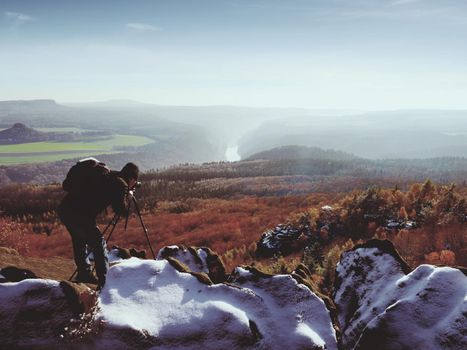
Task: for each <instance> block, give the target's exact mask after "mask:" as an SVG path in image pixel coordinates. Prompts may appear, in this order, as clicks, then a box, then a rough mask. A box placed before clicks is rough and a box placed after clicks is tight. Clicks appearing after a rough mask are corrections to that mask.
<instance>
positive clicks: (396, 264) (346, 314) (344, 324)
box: [334, 240, 467, 350]
mask: <svg viewBox="0 0 467 350" xmlns="http://www.w3.org/2000/svg"><path fill="white" fill-rule="evenodd" d="M466 296H467V277H466V276H465V275H464V274H463V273H462V272H461V271H459V270H458V269H454V268H449V267H435V266H431V265H421V266H419V267H418V268H416V269H415V270H413V271H411V270H410V268H409V266H408V265H407V264H406V263H405V262H404V261H403V259H402V258H401V257H400V256H399V254H398V253H397V252H396V250H395V249H394V246H392V244H391V243H390V242H389V241H379V240H371V241H368V242H367V243H365V244H363V245H358V246H356V247H354V248H353V249H352V250H351V251H348V252H346V253H344V254H342V256H341V260H340V262H339V264H338V266H337V268H336V284H335V293H334V301H335V303H336V306H337V311H338V318H339V323H340V325H341V328H342V348H343V349H360V350H364V349H365V350H366V349H367V350H370V349H371V350H373V349H381V350H385V349H388V350H389V349H423V350H426V349H428V350H430V349H433V350H435V349H437V350H439V349H459V350H460V349H466V348H467V336H466V329H467V320H466V317H465V315H466V314H467V301H466V300H467V298H466Z"/></svg>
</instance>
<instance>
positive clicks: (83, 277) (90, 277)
mask: <svg viewBox="0 0 467 350" xmlns="http://www.w3.org/2000/svg"><path fill="white" fill-rule="evenodd" d="M76 282H81V283H90V284H97V278H96V277H95V276H94V274H93V273H92V272H89V273H85V274H78V275H77V276H76Z"/></svg>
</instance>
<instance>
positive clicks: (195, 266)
mask: <svg viewBox="0 0 467 350" xmlns="http://www.w3.org/2000/svg"><path fill="white" fill-rule="evenodd" d="M169 257H171V258H174V259H177V260H179V261H180V262H182V263H183V264H185V265H187V266H188V267H189V269H190V270H191V271H193V272H204V273H206V274H207V275H208V276H209V278H210V279H211V281H212V282H213V283H222V282H225V281H226V280H227V274H226V272H225V267H224V264H223V263H222V261H221V259H220V258H219V256H218V255H217V254H216V253H214V252H213V251H212V250H211V249H209V248H207V247H201V248H198V247H188V248H187V247H185V246H182V245H173V246H168V247H164V248H162V249H161V250H160V251H159V253H158V255H157V260H161V259H167V258H169Z"/></svg>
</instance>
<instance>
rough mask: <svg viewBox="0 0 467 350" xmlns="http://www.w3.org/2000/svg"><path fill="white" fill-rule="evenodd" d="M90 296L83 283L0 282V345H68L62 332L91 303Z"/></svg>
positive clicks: (49, 281)
mask: <svg viewBox="0 0 467 350" xmlns="http://www.w3.org/2000/svg"><path fill="white" fill-rule="evenodd" d="M75 288H78V290H79V292H77V293H75V292H74V291H73V290H75ZM92 296H93V293H92V292H91V290H90V289H89V288H87V287H86V286H84V285H81V286H77V287H74V286H73V284H71V283H69V285H66V286H63V285H62V284H61V283H59V282H58V281H53V280H43V279H26V280H23V281H21V282H16V283H2V284H0V324H1V326H2V327H1V332H0V348H1V349H63V348H67V343H66V342H65V339H64V338H63V333H65V332H66V328H67V327H68V326H69V325H70V323H71V322H72V320H74V319H76V318H79V313H80V312H83V311H85V308H86V306H87V307H90V305H92V304H94V301H92V300H91V299H92V298H93V297H92ZM88 310H89V308H88Z"/></svg>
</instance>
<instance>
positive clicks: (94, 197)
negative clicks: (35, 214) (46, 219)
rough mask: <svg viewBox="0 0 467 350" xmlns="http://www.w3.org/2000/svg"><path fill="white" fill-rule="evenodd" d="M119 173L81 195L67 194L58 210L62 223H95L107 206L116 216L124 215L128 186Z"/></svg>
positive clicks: (105, 178) (109, 175)
mask: <svg viewBox="0 0 467 350" xmlns="http://www.w3.org/2000/svg"><path fill="white" fill-rule="evenodd" d="M119 175H120V173H119V172H111V173H110V174H108V175H105V176H103V177H102V180H101V181H100V182H99V184H98V186H95V188H89V189H87V190H85V191H82V192H81V193H67V194H66V196H65V197H64V198H63V200H62V202H61V203H60V206H59V208H58V214H59V216H60V219H61V220H62V222H64V223H66V222H70V221H74V222H80V221H83V220H84V221H89V220H91V221H93V222H95V220H96V217H97V215H99V214H100V213H101V212H102V211H104V210H105V209H106V208H107V207H108V206H109V205H110V206H112V209H113V210H114V212H115V213H116V214H120V215H124V214H125V212H126V208H127V196H126V194H127V190H128V185H127V183H126V182H125V180H124V179H123V178H121V177H120V176H119Z"/></svg>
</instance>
